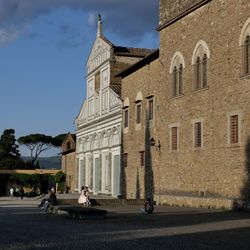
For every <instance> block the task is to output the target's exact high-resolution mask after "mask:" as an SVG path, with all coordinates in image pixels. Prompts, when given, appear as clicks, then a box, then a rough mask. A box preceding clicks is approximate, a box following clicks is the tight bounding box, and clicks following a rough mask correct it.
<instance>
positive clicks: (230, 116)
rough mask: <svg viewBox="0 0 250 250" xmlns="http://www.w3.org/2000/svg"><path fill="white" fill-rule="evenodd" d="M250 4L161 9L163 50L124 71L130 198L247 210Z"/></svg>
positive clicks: (208, 1)
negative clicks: (148, 198) (239, 207)
mask: <svg viewBox="0 0 250 250" xmlns="http://www.w3.org/2000/svg"><path fill="white" fill-rule="evenodd" d="M249 13H250V3H249V1H247V0H242V1H237V0H227V1H222V0H189V1H174V0H161V1H160V22H159V27H158V31H159V35H160V48H159V51H158V54H157V52H153V54H151V55H150V56H148V57H147V58H144V59H142V60H141V61H140V62H138V63H136V64H135V65H133V66H131V67H130V68H128V69H126V70H125V71H123V72H122V73H121V74H120V76H121V77H122V99H123V100H124V102H123V117H124V120H123V143H124V144H123V168H122V170H123V174H124V195H125V196H126V197H127V198H145V197H148V196H151V197H152V198H154V199H155V200H157V202H158V203H159V204H174V205H188V206H197V207H199V206H207V207H228V208H231V207H233V206H247V203H248V201H249V197H250V171H249V169H250V14H249Z"/></svg>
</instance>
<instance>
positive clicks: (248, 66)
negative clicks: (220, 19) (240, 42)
mask: <svg viewBox="0 0 250 250" xmlns="http://www.w3.org/2000/svg"><path fill="white" fill-rule="evenodd" d="M244 51H245V62H244V64H245V67H244V68H245V74H246V75H247V74H250V36H247V37H246V40H245V44H244Z"/></svg>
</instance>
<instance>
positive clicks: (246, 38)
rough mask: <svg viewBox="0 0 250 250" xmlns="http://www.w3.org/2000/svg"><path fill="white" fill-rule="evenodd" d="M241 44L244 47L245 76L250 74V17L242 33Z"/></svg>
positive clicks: (243, 63)
mask: <svg viewBox="0 0 250 250" xmlns="http://www.w3.org/2000/svg"><path fill="white" fill-rule="evenodd" d="M239 45H240V46H241V48H242V70H241V74H242V75H243V76H245V75H249V74H250V18H248V20H247V21H246V22H245V24H244V26H243V28H242V30H241V33H240V40H239Z"/></svg>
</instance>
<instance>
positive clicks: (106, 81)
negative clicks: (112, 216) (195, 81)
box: [75, 16, 151, 197]
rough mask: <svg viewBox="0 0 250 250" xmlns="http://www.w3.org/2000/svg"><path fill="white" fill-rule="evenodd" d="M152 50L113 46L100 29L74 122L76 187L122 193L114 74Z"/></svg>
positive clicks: (118, 100)
mask: <svg viewBox="0 0 250 250" xmlns="http://www.w3.org/2000/svg"><path fill="white" fill-rule="evenodd" d="M150 52H151V51H150V50H147V49H137V48H127V47H120V46H115V45H114V44H113V43H111V42H110V41H109V40H107V39H106V38H105V37H104V35H103V31H102V21H101V17H100V16H99V20H98V31H97V37H96V40H95V42H94V44H93V47H92V50H91V53H90V55H89V58H88V61H87V76H86V86H87V89H86V93H87V94H86V95H87V96H86V99H85V101H84V103H83V106H82V108H81V110H80V113H79V115H78V117H77V119H76V121H75V123H76V127H77V129H76V143H77V147H76V176H77V181H76V186H75V190H76V191H79V190H80V189H81V186H88V187H89V190H90V191H91V192H93V193H94V194H107V195H112V196H114V197H118V196H120V195H121V157H120V154H121V144H122V141H121V135H122V127H121V124H122V110H121V105H122V103H121V78H120V77H117V76H116V75H117V73H118V72H120V71H121V70H123V69H125V68H126V67H128V66H129V65H131V64H134V63H136V62H137V61H139V60H140V59H141V58H143V57H145V56H146V55H147V54H149V53H150Z"/></svg>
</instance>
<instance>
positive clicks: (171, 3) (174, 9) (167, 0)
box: [160, 0, 207, 25]
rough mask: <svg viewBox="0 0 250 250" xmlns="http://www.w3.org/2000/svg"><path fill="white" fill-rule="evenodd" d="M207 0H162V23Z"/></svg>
mask: <svg viewBox="0 0 250 250" xmlns="http://www.w3.org/2000/svg"><path fill="white" fill-rule="evenodd" d="M206 1H207V0H160V25H162V24H164V23H166V22H169V21H170V20H171V19H174V18H175V17H177V16H178V15H180V14H182V13H184V12H186V11H187V10H189V9H191V8H192V7H194V6H196V5H198V4H201V3H203V2H206Z"/></svg>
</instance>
